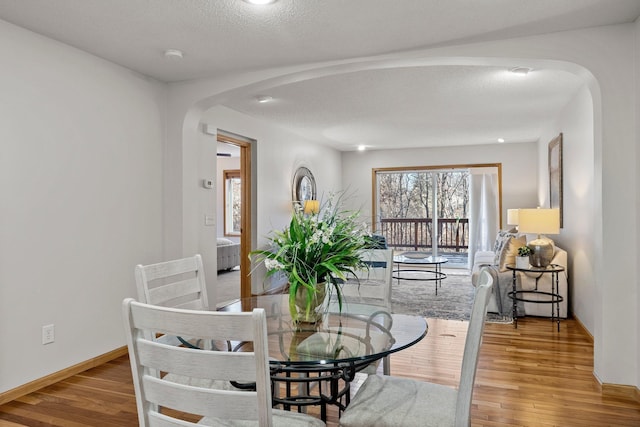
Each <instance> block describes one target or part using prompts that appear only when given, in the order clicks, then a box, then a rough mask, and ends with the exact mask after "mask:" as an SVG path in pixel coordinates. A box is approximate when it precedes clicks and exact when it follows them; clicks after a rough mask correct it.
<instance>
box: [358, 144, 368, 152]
mask: <svg viewBox="0 0 640 427" xmlns="http://www.w3.org/2000/svg"><path fill="white" fill-rule="evenodd" d="M366 149H367V147H365V146H364V145H358V151H364V150H366Z"/></svg>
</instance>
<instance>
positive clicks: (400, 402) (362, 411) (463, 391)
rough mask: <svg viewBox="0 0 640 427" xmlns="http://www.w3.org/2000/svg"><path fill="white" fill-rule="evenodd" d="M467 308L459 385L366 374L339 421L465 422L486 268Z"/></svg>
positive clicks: (376, 426)
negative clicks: (466, 326)
mask: <svg viewBox="0 0 640 427" xmlns="http://www.w3.org/2000/svg"><path fill="white" fill-rule="evenodd" d="M480 274H481V277H480V285H479V286H478V287H477V288H476V296H475V300H474V303H473V309H472V311H471V319H470V321H469V328H468V331H467V337H466V340H465V347H464V354H463V357H462V369H461V373H460V384H459V387H458V390H456V389H454V388H451V387H447V386H444V385H440V384H434V383H428V382H424V381H416V380H412V379H408V378H397V377H388V376H384V377H382V376H378V375H371V376H369V377H368V378H367V379H366V380H365V382H364V383H363V384H362V386H361V387H360V389H359V390H358V392H357V393H356V395H355V397H354V398H353V399H352V400H351V403H350V404H349V406H348V407H347V409H346V410H345V411H344V413H343V414H342V417H341V418H340V426H342V427H397V426H403V427H447V426H451V427H468V426H469V425H470V419H471V399H472V395H473V385H474V382H475V377H476V368H477V365H478V355H479V353H480V344H481V342H482V332H483V330H484V323H485V318H486V314H487V302H488V301H489V296H490V295H491V287H492V286H493V279H492V276H491V274H490V273H489V272H488V271H486V269H483V270H482V271H481V273H480Z"/></svg>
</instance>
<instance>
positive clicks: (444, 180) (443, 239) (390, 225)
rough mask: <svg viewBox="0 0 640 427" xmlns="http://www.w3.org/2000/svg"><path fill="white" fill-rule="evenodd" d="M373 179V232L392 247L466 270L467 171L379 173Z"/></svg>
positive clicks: (431, 170) (430, 170)
mask: <svg viewBox="0 0 640 427" xmlns="http://www.w3.org/2000/svg"><path fill="white" fill-rule="evenodd" d="M375 176H376V179H375V181H376V202H375V203H376V210H375V212H376V219H375V224H376V227H375V228H376V231H377V232H378V233H380V234H382V235H384V236H385V237H386V239H387V242H388V244H389V246H391V247H393V248H395V249H397V250H409V251H424V252H429V253H431V254H432V255H435V256H438V255H439V256H445V257H447V258H448V260H449V261H448V262H449V265H451V264H460V265H464V266H466V264H467V251H468V233H469V230H468V226H467V225H468V206H469V172H468V169H464V168H459V169H451V170H449V169H448V170H433V169H417V170H378V171H377V172H376V174H375Z"/></svg>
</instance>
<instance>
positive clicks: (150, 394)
mask: <svg viewBox="0 0 640 427" xmlns="http://www.w3.org/2000/svg"><path fill="white" fill-rule="evenodd" d="M122 310H123V318H124V324H125V331H126V335H127V346H128V348H129V358H130V361H131V372H132V374H133V384H134V388H135V395H136V404H137V408H138V421H139V425H140V426H142V427H147V426H149V427H169V426H182V427H187V426H195V425H210V426H240V425H242V426H245V425H255V426H259V427H271V426H283V427H285V426H287V427H288V426H292V427H293V426H296V427H298V426H300V427H302V426H310V427H315V426H318V427H320V426H324V425H325V424H324V423H323V422H322V421H320V420H319V419H317V418H314V417H311V416H308V415H305V414H298V413H294V412H287V411H282V410H278V409H272V405H271V403H272V400H271V380H270V372H269V361H268V344H267V324H266V316H265V313H264V310H263V309H255V310H254V311H253V312H241V313H237V312H236V313H232V312H213V311H202V310H184V309H176V308H171V307H161V306H155V305H149V304H144V303H140V302H136V301H135V300H133V299H131V298H128V299H125V300H124V301H123V303H122ZM154 331H160V332H163V333H164V334H167V335H173V336H181V335H188V336H193V337H199V338H201V339H202V340H204V341H206V340H209V341H210V340H233V341H242V342H250V343H252V351H238V352H226V351H213V350H198V349H192V348H188V347H179V346H173V345H169V344H165V343H161V342H158V341H156V340H154V339H153V338H152V336H151V335H152V333H153V332H154ZM246 347H247V346H245V349H246ZM157 372H162V373H168V374H173V375H175V376H178V377H190V378H198V379H200V381H199V382H198V383H194V384H192V385H185V384H180V383H177V382H173V381H170V380H168V379H167V378H168V376H169V375H164V376H159V375H157V374H156V373H157ZM211 381H238V382H244V383H248V382H253V383H255V390H254V391H239V390H238V391H233V390H220V389H215V388H210V387H209V386H208V385H207V383H209V382H211ZM169 409H170V411H169Z"/></svg>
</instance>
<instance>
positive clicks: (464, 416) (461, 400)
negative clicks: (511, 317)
mask: <svg viewBox="0 0 640 427" xmlns="http://www.w3.org/2000/svg"><path fill="white" fill-rule="evenodd" d="M492 286H493V276H492V275H491V273H489V271H488V270H487V268H486V267H484V268H483V269H482V270H481V271H480V278H479V281H478V286H477V287H476V296H475V299H474V301H473V308H472V310H471V319H470V320H469V328H468V330H467V338H466V341H465V344H464V354H463V356H462V369H461V373H460V385H459V387H458V398H457V402H456V422H455V425H456V427H461V426H469V420H470V417H471V399H472V396H473V384H474V383H475V379H476V369H477V367H478V356H479V354H480V344H481V343H482V332H483V331H484V323H485V319H486V317H487V304H488V302H489V296H490V295H491V287H492Z"/></svg>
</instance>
